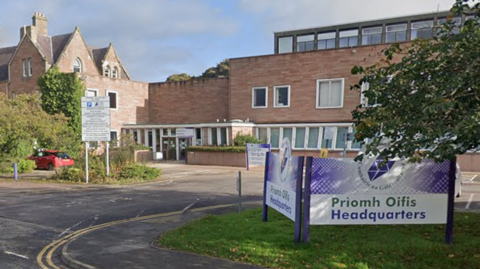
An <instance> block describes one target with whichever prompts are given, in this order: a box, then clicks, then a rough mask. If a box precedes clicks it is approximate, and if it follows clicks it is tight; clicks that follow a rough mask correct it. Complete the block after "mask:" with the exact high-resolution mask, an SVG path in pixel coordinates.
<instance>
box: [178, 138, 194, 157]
mask: <svg viewBox="0 0 480 269" xmlns="http://www.w3.org/2000/svg"><path fill="white" fill-rule="evenodd" d="M191 141H192V139H191V138H179V139H178V146H179V151H180V160H183V161H185V160H186V158H187V147H188V146H190V144H191V143H192V142H191Z"/></svg>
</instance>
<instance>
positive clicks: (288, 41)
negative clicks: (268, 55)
mask: <svg viewBox="0 0 480 269" xmlns="http://www.w3.org/2000/svg"><path fill="white" fill-rule="evenodd" d="M289 52H293V37H291V36H286V37H280V38H278V53H289Z"/></svg>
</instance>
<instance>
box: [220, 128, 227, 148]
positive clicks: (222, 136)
mask: <svg viewBox="0 0 480 269" xmlns="http://www.w3.org/2000/svg"><path fill="white" fill-rule="evenodd" d="M225 145H228V140H227V128H225V127H222V128H220V146H225Z"/></svg>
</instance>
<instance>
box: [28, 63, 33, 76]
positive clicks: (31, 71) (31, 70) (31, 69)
mask: <svg viewBox="0 0 480 269" xmlns="http://www.w3.org/2000/svg"><path fill="white" fill-rule="evenodd" d="M27 65H28V76H29V77H31V76H32V75H33V63H32V59H28V60H27Z"/></svg>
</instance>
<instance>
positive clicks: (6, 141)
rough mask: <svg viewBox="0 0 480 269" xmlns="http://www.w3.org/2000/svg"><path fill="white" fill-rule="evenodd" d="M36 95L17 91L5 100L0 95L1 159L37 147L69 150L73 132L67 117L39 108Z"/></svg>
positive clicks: (20, 157)
mask: <svg viewBox="0 0 480 269" xmlns="http://www.w3.org/2000/svg"><path fill="white" fill-rule="evenodd" d="M38 99H39V98H38V95H31V94H20V95H18V96H17V97H16V98H15V99H13V100H12V99H9V100H7V98H6V96H5V95H4V94H0V104H1V105H0V160H1V161H5V160H7V159H8V160H12V159H22V158H25V157H27V156H28V155H30V154H32V152H33V148H34V145H35V143H36V145H37V147H38V148H54V149H61V150H66V149H69V146H68V145H70V144H71V143H70V141H71V137H73V131H72V130H71V129H70V128H68V127H67V121H68V119H67V118H66V117H65V116H63V115H61V114H56V115H49V114H47V113H46V112H45V111H43V110H42V108H41V106H40V103H39V101H38Z"/></svg>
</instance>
